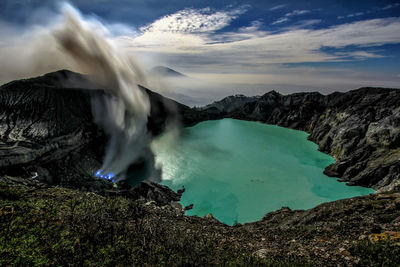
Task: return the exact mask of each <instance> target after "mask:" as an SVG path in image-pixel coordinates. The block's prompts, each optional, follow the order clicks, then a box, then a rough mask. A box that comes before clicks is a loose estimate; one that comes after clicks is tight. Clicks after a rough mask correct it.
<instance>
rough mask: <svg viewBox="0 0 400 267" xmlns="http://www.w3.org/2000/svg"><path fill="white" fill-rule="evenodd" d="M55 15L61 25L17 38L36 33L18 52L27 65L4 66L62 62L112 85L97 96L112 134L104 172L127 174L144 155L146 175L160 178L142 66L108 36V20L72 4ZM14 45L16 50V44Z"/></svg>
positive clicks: (97, 112) (33, 68)
mask: <svg viewBox="0 0 400 267" xmlns="http://www.w3.org/2000/svg"><path fill="white" fill-rule="evenodd" d="M55 21H57V22H56V23H55V24H56V26H54V25H52V26H51V27H47V28H41V29H40V30H36V31H34V33H30V34H25V35H23V37H21V39H20V40H18V39H16V40H17V41H19V45H21V46H22V43H23V40H28V39H29V38H31V42H30V43H31V44H32V45H24V46H23V47H24V48H25V51H28V52H27V53H25V54H24V55H19V57H18V58H17V62H21V63H20V64H25V63H26V64H28V65H27V66H24V67H23V68H21V69H20V70H18V65H15V64H14V65H12V63H7V64H6V65H5V66H3V68H4V67H7V66H8V67H9V68H8V69H9V70H11V72H12V70H13V68H14V70H18V71H19V72H20V73H15V74H16V75H17V76H18V75H20V76H21V75H22V76H25V75H27V76H30V75H32V74H35V72H37V71H39V72H42V71H44V72H47V71H54V70H57V69H60V68H69V69H72V70H74V71H79V72H82V73H86V74H89V77H91V82H92V83H93V84H95V86H96V87H98V88H104V89H105V90H106V94H104V95H103V96H98V97H95V98H93V101H92V107H93V115H94V118H95V121H96V122H97V123H98V124H99V125H101V126H102V127H103V129H104V131H105V132H106V134H107V135H108V136H109V144H108V147H107V149H106V154H105V158H104V162H103V166H102V168H101V173H103V174H105V175H108V174H113V175H117V178H116V179H123V178H125V177H126V175H127V173H126V172H127V169H128V167H129V166H130V165H131V164H132V163H134V162H136V161H137V160H139V159H141V160H143V161H144V163H145V165H146V166H147V169H148V170H147V174H146V177H143V178H147V179H150V180H159V178H160V177H159V176H160V175H159V171H157V170H156V169H155V167H154V156H153V154H152V152H151V150H150V148H149V142H150V137H149V136H148V134H147V117H148V115H149V112H150V103H149V99H148V96H147V94H146V93H145V92H144V91H142V89H140V88H139V87H138V85H137V84H142V85H145V77H144V75H143V72H142V71H141V69H140V67H139V66H138V65H137V64H136V62H135V60H134V58H133V57H132V56H131V55H130V54H126V53H123V52H122V51H123V49H119V48H118V45H117V44H116V43H114V42H113V41H112V40H111V38H108V31H107V28H106V27H105V26H104V25H102V24H101V23H100V22H99V21H96V20H94V19H91V20H87V19H84V18H83V17H82V16H81V15H80V14H79V12H78V11H77V10H75V9H74V8H73V7H71V6H70V5H64V6H63V15H62V17H57V18H56V19H55ZM17 44H18V42H17ZM3 48H4V47H3ZM18 48H22V47H18V45H17V46H13V49H14V50H15V51H14V52H18ZM9 49H10V51H11V50H12V47H11V46H10V47H9ZM2 50H3V51H4V49H2ZM21 51H24V50H23V49H21ZM14 54H17V53H14ZM4 57H6V56H1V58H3V59H4ZM14 62H15V60H14ZM17 64H18V63H17ZM21 70H22V71H21ZM18 78H21V77H18ZM143 178H142V179H143Z"/></svg>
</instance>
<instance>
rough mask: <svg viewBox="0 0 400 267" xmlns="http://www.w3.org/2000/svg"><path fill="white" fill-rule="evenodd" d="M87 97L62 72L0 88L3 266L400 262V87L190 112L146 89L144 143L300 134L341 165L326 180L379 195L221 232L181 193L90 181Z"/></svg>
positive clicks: (97, 138)
mask: <svg viewBox="0 0 400 267" xmlns="http://www.w3.org/2000/svg"><path fill="white" fill-rule="evenodd" d="M87 88H91V85H90V84H89V83H88V82H87V81H86V79H85V77H83V76H82V75H79V74H76V73H72V72H69V71H59V72H55V73H50V74H47V75H45V76H42V77H38V78H32V79H27V80H20V81H14V82H11V83H8V84H6V85H3V86H1V87H0V265H33V264H44V265H70V264H72V265H96V264H98V263H102V264H104V265H118V264H119V265H122V266H124V265H151V266H153V265H223V264H226V265H324V266H337V265H347V266H358V265H382V264H384V265H385V266H397V265H399V264H400V257H399V255H400V246H399V244H400V192H398V191H396V190H398V189H399V186H398V184H399V167H400V158H399V157H400V154H399V151H400V148H399V146H400V134H399V129H400V105H399V103H400V91H398V90H394V89H376V88H366V89H360V90H356V91H351V92H349V93H335V94H332V95H329V96H323V95H320V94H318V93H303V94H293V95H288V96H283V95H280V94H278V93H276V92H269V93H267V94H265V95H263V96H261V97H256V98H246V97H243V96H240V97H239V98H238V97H230V98H229V99H228V100H227V99H225V100H223V101H221V102H219V103H214V104H212V105H209V106H207V107H205V108H203V109H191V108H189V107H187V106H184V105H181V104H179V103H177V102H175V101H173V100H170V99H166V98H164V97H162V96H161V95H159V94H156V93H154V92H151V91H150V90H147V92H148V94H149V98H150V102H151V114H150V117H149V123H148V129H149V132H150V133H151V134H152V135H157V134H159V133H161V132H162V131H163V130H164V129H165V127H166V122H167V121H174V122H178V121H180V122H181V123H182V124H183V125H193V124H195V123H197V122H199V121H202V120H207V119H219V118H223V117H231V118H237V119H246V120H254V121H261V122H266V123H272V124H277V125H281V126H285V127H290V128H294V129H300V130H304V131H307V132H309V133H310V137H309V138H310V140H312V141H314V142H316V143H317V144H319V147H320V150H322V151H324V152H326V153H329V154H331V155H333V156H335V158H336V159H337V162H336V163H335V164H333V165H331V166H328V167H327V169H326V170H325V172H326V173H327V174H329V175H332V176H336V177H339V178H340V179H342V180H343V181H347V182H349V183H350V184H358V185H364V186H369V187H373V188H375V189H379V190H380V191H381V193H377V194H373V195H369V196H364V197H357V198H352V199H348V200H339V201H335V202H331V203H324V204H322V205H319V206H317V207H315V208H313V209H310V210H306V211H292V210H290V209H288V208H282V209H281V210H278V211H276V212H272V213H268V214H266V215H265V216H264V218H263V219H262V220H260V221H258V222H255V223H248V224H244V225H235V226H233V227H230V226H227V225H225V224H223V223H221V222H218V221H217V220H216V219H214V218H213V217H212V215H208V216H206V217H205V218H199V217H196V216H193V217H189V216H185V215H184V209H183V208H182V207H181V205H180V204H179V199H180V194H181V193H182V192H180V193H179V194H178V193H175V192H173V191H172V190H170V189H169V188H167V187H165V186H160V185H157V184H154V183H150V182H143V183H141V184H140V185H139V186H138V187H135V188H131V187H130V186H128V185H127V184H124V183H119V184H118V187H115V186H113V184H112V183H110V182H108V181H104V180H99V179H97V178H94V177H93V173H94V172H95V171H96V170H97V169H98V168H99V167H100V166H101V161H102V157H103V153H104V146H105V144H106V142H107V138H106V137H105V135H104V133H103V131H102V129H100V128H99V127H98V126H96V125H95V124H94V123H93V118H92V115H91V108H90V103H91V102H90V100H91V98H92V97H96V96H98V95H101V94H104V91H103V90H101V89H96V88H91V89H90V90H88V89H87Z"/></svg>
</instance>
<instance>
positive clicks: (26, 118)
mask: <svg viewBox="0 0 400 267" xmlns="http://www.w3.org/2000/svg"><path fill="white" fill-rule="evenodd" d="M88 88H90V90H89V89H88ZM143 89H144V90H146V92H147V93H148V95H149V99H150V103H151V112H150V116H149V120H148V129H149V132H151V133H152V134H153V135H157V134H159V133H161V132H162V131H163V130H164V128H165V126H166V122H171V121H173V122H176V123H178V124H179V123H180V124H182V125H183V126H190V125H194V124H196V123H197V122H200V121H204V120H210V119H220V118H224V117H229V118H236V119H244V120H253V121H260V122H264V123H270V124H276V125H280V126H283V127H288V128H293V129H298V130H302V131H306V132H308V133H309V134H310V136H309V139H310V140H311V141H313V142H315V143H317V144H318V145H319V149H320V150H321V151H323V152H325V153H328V154H330V155H332V156H334V157H335V158H336V163H335V164H332V165H330V166H328V167H327V168H326V169H325V173H326V174H327V175H329V176H334V177H338V178H340V179H341V180H342V181H346V182H347V183H348V184H349V185H362V186H368V187H372V188H374V189H379V190H381V191H384V190H391V189H398V188H400V179H399V175H400V104H399V103H400V90H397V89H382V88H362V89H359V90H354V91H350V92H347V93H333V94H330V95H327V96H325V95H321V94H319V93H316V92H314V93H296V94H291V95H281V94H279V93H277V92H275V91H271V92H269V93H266V94H264V95H263V96H260V97H248V98H247V97H245V96H240V95H239V96H232V97H227V98H226V99H224V100H222V101H218V102H215V103H213V104H210V105H208V106H206V107H204V108H196V109H192V108H189V107H187V106H185V105H182V104H180V103H178V102H176V101H174V100H171V99H168V98H165V97H163V96H161V95H160V94H157V93H155V92H152V91H151V90H148V89H146V88H143ZM101 94H105V93H104V91H103V90H101V89H96V88H93V85H91V84H90V83H89V82H88V81H87V79H86V78H85V76H83V75H80V74H77V73H73V72H70V71H66V70H63V71H58V72H55V73H50V74H47V75H44V76H41V77H37V78H32V79H27V80H19V81H14V82H11V83H8V84H5V85H3V86H1V87H0V175H1V174H11V175H19V176H21V175H22V176H26V177H31V176H33V175H35V173H38V174H39V176H40V177H41V179H42V180H43V179H44V180H45V182H48V183H51V184H60V185H68V186H72V187H83V188H88V187H93V185H92V184H93V183H92V179H93V178H92V176H93V173H94V172H95V171H96V170H97V169H98V168H99V166H100V163H101V161H102V157H103V153H104V151H103V149H104V146H105V144H106V142H107V140H106V137H105V136H104V133H103V130H102V129H100V128H99V127H98V126H97V125H96V124H94V123H93V118H92V113H91V106H90V104H91V97H93V95H101ZM77 181H79V182H77Z"/></svg>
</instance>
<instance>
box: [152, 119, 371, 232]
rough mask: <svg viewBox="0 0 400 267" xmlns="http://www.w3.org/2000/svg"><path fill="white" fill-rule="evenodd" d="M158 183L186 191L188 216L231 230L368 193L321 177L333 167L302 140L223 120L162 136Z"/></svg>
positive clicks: (279, 131) (271, 128) (156, 147)
mask: <svg viewBox="0 0 400 267" xmlns="http://www.w3.org/2000/svg"><path fill="white" fill-rule="evenodd" d="M152 148H153V151H154V152H155V154H156V160H157V163H158V164H161V166H162V171H163V181H162V184H165V185H167V186H169V187H171V188H172V189H174V190H177V189H181V188H182V186H185V189H186V191H185V193H184V194H183V196H182V199H181V203H182V205H183V206H185V205H189V204H192V203H193V204H194V207H193V209H192V210H189V211H187V213H186V214H187V215H199V216H204V215H206V214H208V213H212V214H213V216H214V217H216V218H217V219H218V220H220V221H222V222H224V223H226V224H229V225H232V224H234V223H235V222H239V223H245V222H253V221H257V220H260V219H261V218H262V217H263V216H264V215H265V214H266V213H267V212H270V211H274V210H277V209H280V208H281V207H282V206H288V207H290V208H292V209H308V208H312V207H314V206H316V205H317V204H320V203H323V202H327V201H332V200H337V199H342V198H349V197H353V196H359V195H366V194H369V193H373V190H372V189H369V188H363V187H354V186H346V185H345V184H344V183H339V182H337V181H336V179H335V178H330V177H327V176H325V175H324V174H323V173H322V172H323V170H324V168H325V167H326V166H328V165H329V164H331V163H333V162H334V159H333V158H332V157H331V156H329V155H326V154H324V153H322V152H319V151H318V150H317V148H318V146H317V145H316V144H314V143H312V142H310V141H308V140H307V134H306V133H304V132H301V131H296V130H290V129H286V128H282V127H278V126H273V125H267V124H261V123H256V122H248V121H240V120H233V119H223V120H216V121H206V122H202V123H199V124H197V125H195V126H193V127H189V128H185V129H183V133H182V134H181V137H180V138H174V135H173V133H169V134H165V135H163V136H161V137H160V138H159V139H157V140H156V141H155V142H154V143H153V144H152Z"/></svg>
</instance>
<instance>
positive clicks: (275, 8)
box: [269, 4, 287, 11]
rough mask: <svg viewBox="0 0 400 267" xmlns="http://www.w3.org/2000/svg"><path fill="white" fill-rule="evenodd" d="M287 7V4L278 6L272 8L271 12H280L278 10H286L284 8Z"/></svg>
mask: <svg viewBox="0 0 400 267" xmlns="http://www.w3.org/2000/svg"><path fill="white" fill-rule="evenodd" d="M286 6H287V4H284V5H277V6H273V7H271V8H270V9H269V10H270V11H275V10H278V9H282V8H284V7H286Z"/></svg>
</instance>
